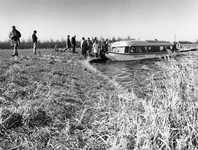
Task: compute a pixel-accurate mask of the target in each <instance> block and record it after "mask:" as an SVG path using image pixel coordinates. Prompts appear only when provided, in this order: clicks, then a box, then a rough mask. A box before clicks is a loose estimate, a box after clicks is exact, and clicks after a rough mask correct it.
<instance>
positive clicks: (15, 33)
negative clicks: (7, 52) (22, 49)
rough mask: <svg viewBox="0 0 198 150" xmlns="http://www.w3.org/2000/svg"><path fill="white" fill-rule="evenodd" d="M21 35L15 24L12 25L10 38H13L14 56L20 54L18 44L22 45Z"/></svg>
mask: <svg viewBox="0 0 198 150" xmlns="http://www.w3.org/2000/svg"><path fill="white" fill-rule="evenodd" d="M20 37H21V33H20V32H19V31H18V30H17V29H16V27H15V26H12V31H11V32H10V34H9V38H10V39H11V46H13V48H14V50H13V54H12V56H18V46H19V45H20Z"/></svg>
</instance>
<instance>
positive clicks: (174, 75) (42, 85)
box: [0, 50, 198, 150]
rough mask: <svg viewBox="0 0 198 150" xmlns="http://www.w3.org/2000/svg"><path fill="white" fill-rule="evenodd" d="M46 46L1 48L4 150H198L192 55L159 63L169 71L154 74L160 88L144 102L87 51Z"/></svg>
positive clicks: (0, 139)
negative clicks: (97, 66)
mask: <svg viewBox="0 0 198 150" xmlns="http://www.w3.org/2000/svg"><path fill="white" fill-rule="evenodd" d="M38 51H41V52H40V53H39V52H38V55H32V54H31V53H32V51H31V50H19V57H18V58H16V57H14V58H13V57H11V56H10V55H11V54H12V50H11V51H9V50H8V51H1V60H0V149H3V150H4V149H5V150H6V149H13V150H14V149H27V150H30V149H32V150H36V149H39V150H40V149H42V150H59V149H60V150H63V149H64V150H133V149H135V150H159V149H171V150H172V149H174V150H175V149H176V150H184V149H185V150H188V149H189V150H191V149H197V147H198V138H197V137H198V134H197V133H198V130H197V129H198V123H197V122H198V120H197V118H198V113H197V110H198V99H197V97H198V96H197V93H198V88H197V82H196V77H197V75H196V72H194V65H193V63H192V62H191V61H190V60H191V59H190V57H189V58H188V59H187V60H186V61H185V63H184V61H179V60H175V59H170V60H164V61H161V62H157V65H158V66H159V68H161V70H160V71H159V72H157V73H156V74H153V75H151V76H149V78H150V79H151V87H152V93H150V95H147V96H146V97H145V98H144V99H142V98H138V97H136V95H135V94H134V93H133V91H130V92H129V91H128V90H127V91H126V90H124V89H122V88H120V86H119V85H118V84H116V83H115V82H114V80H113V79H109V78H108V77H106V76H104V75H103V74H102V73H101V72H99V71H97V70H96V69H95V68H94V67H93V66H91V65H90V64H89V62H88V61H87V60H85V59H83V57H82V56H81V53H80V51H79V50H78V53H76V54H72V53H71V52H65V53H63V52H54V51H53V50H38ZM148 71H149V72H151V73H152V70H148ZM158 75H160V76H158ZM151 77H152V78H151Z"/></svg>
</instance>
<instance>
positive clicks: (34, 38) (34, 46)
mask: <svg viewBox="0 0 198 150" xmlns="http://www.w3.org/2000/svg"><path fill="white" fill-rule="evenodd" d="M36 33H37V31H36V30H34V31H33V34H32V42H33V54H36V48H37V39H38V38H37V36H36Z"/></svg>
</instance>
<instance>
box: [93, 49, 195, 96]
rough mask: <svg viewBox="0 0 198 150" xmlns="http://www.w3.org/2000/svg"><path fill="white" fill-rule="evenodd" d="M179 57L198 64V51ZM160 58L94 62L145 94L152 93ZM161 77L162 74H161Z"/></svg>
mask: <svg viewBox="0 0 198 150" xmlns="http://www.w3.org/2000/svg"><path fill="white" fill-rule="evenodd" d="M184 54H185V55H182V56H180V57H177V59H178V60H180V61H188V60H189V57H190V59H191V60H192V61H193V62H194V63H195V64H196V65H195V66H194V67H195V68H197V67H196V66H198V65H197V64H198V52H197V51H194V52H188V53H184ZM158 61H161V60H159V59H153V60H141V61H132V62H108V63H102V64H100V63H95V64H93V65H94V66H95V67H96V68H97V69H98V70H99V71H100V72H102V73H103V74H104V75H106V76H108V77H109V78H110V79H113V80H114V81H116V82H117V83H119V85H121V86H122V87H124V88H125V89H128V90H129V91H130V90H133V91H134V93H135V94H136V95H137V96H141V97H142V96H144V95H147V94H148V93H151V90H152V85H151V82H152V80H153V76H154V75H155V78H156V74H158V72H160V69H161V68H160V67H159V66H158V65H157V64H156V63H157V62H158ZM159 78H160V76H159Z"/></svg>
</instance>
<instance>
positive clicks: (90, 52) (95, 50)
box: [80, 37, 109, 58]
mask: <svg viewBox="0 0 198 150" xmlns="http://www.w3.org/2000/svg"><path fill="white" fill-rule="evenodd" d="M80 47H81V49H82V55H83V56H84V58H87V56H94V57H95V58H99V57H100V58H105V53H107V52H108V47H109V41H108V39H106V40H100V41H99V40H98V39H97V37H95V38H92V40H91V39H90V38H87V40H86V39H85V38H84V37H83V38H82V41H81V45H80Z"/></svg>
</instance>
